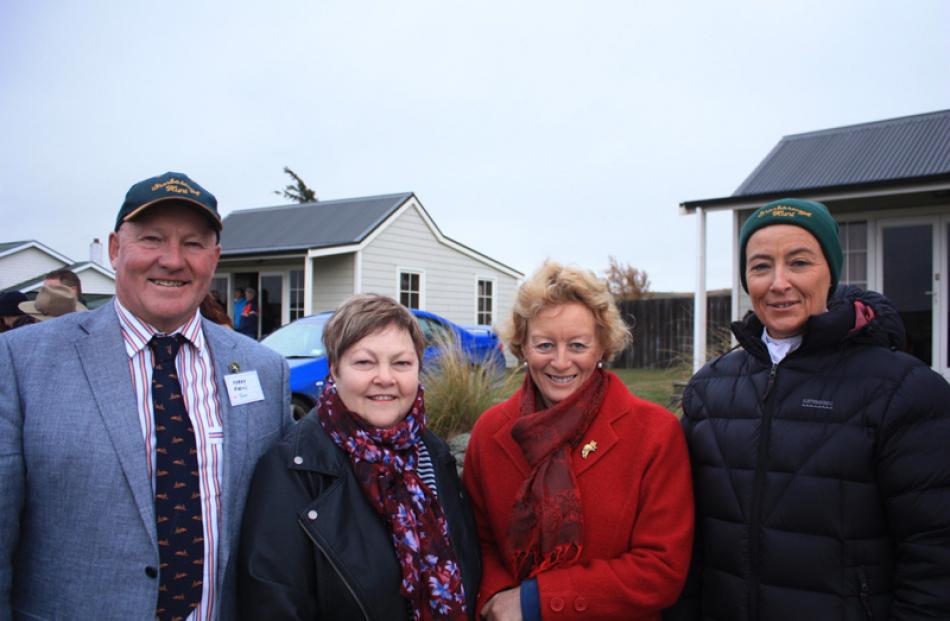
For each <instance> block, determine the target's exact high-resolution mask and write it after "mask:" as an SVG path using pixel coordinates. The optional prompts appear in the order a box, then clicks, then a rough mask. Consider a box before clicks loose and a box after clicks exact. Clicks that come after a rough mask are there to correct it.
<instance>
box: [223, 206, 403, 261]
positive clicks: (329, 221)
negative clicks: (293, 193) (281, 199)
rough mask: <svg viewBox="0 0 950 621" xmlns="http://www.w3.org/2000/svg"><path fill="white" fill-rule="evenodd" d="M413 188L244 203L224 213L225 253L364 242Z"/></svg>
mask: <svg viewBox="0 0 950 621" xmlns="http://www.w3.org/2000/svg"><path fill="white" fill-rule="evenodd" d="M411 196H412V192H404V193H402V194H386V195H382V196H368V197H363V198H347V199H341V200H333V201H319V202H316V203H304V204H302V205H284V206H278V207H262V208H259V209H242V210H239V211H233V212H231V213H230V214H228V215H227V216H226V217H225V218H224V227H223V229H222V231H221V254H222V255H224V256H227V255H236V254H245V253H252V252H253V253H261V252H279V251H292V250H306V249H309V248H326V247H331V246H342V245H347V244H354V243H359V242H360V241H362V240H363V239H364V238H365V237H366V236H367V235H369V234H370V233H371V232H372V231H373V230H374V229H375V228H376V227H377V226H379V225H380V224H381V223H382V222H383V220H385V219H386V218H387V217H389V216H390V215H391V214H392V213H393V212H394V211H396V210H397V209H398V208H399V207H400V206H401V205H402V204H403V203H405V202H406V201H407V200H408V199H409V198H410V197H411Z"/></svg>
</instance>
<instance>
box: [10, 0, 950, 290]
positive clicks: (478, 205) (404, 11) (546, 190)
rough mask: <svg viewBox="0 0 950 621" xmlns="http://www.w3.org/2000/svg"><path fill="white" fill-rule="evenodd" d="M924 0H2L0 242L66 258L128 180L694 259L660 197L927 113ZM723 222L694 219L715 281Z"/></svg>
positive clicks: (560, 249)
mask: <svg viewBox="0 0 950 621" xmlns="http://www.w3.org/2000/svg"><path fill="white" fill-rule="evenodd" d="M948 33H950V2H948V1H947V0H909V1H907V2H893V1H884V0H835V1H831V2H829V1H828V0H820V1H817V0H795V1H788V2H761V1H758V0H748V1H731V0H721V1H719V2H709V1H708V0H704V1H698V0H697V1H673V0H670V1H665V2H661V1H659V0H657V1H655V2H637V1H634V0H625V1H621V0H617V1H609V2H608V1H604V2H596V1H593V0H592V1H588V2H580V1H577V2H562V1H556V0H544V1H543V2H542V1H534V0H532V1H523V2H518V1H512V0H507V1H503V2H502V1H496V0H482V1H480V2H466V3H461V2H453V1H450V0H432V1H417V0H400V1H397V2H358V1H355V0H348V1H335V0H334V1H323V0H310V1H300V2H291V1H280V0H274V1H269V2H261V1H259V0H257V1H255V2H243V1H236V0H229V1H228V2H179V1H175V0H171V1H167V2H161V3H159V2H139V1H137V0H127V1H122V2H118V1H109V2H106V1H101V0H99V1H96V0H89V1H61V2H57V1H54V0H48V1H30V0H2V1H0V119H2V121H3V140H2V142H0V144H2V145H3V148H2V150H0V221H2V228H0V231H2V233H0V241H15V240H21V239H36V240H38V241H40V242H42V243H44V244H46V245H48V246H50V247H52V248H54V249H55V250H58V251H60V252H62V253H64V254H66V255H67V256H69V257H71V258H73V259H75V260H82V259H85V258H87V257H88V245H89V242H90V241H91V240H92V239H93V238H94V237H99V238H102V239H103V241H105V237H106V236H107V235H108V232H109V231H110V230H111V229H112V226H113V223H114V220H115V214H116V211H117V210H118V207H119V205H120V204H121V202H122V198H123V196H124V194H125V192H126V190H127V189H128V187H129V186H130V185H131V184H132V183H134V182H136V181H139V180H141V179H143V178H146V177H150V176H153V175H156V174H160V173H162V172H165V171H166V170H175V171H182V172H185V173H187V174H189V175H190V176H192V177H193V178H194V179H195V180H196V181H198V182H199V183H200V184H202V185H204V186H205V187H206V188H207V189H209V190H210V191H211V192H213V193H214V194H215V195H216V196H217V197H218V201H219V205H220V207H221V211H222V213H223V214H225V215H226V214H227V213H229V212H231V211H233V210H236V209H244V208H250V207H262V206H268V205H275V204H281V203H282V202H284V201H282V199H280V198H279V197H278V196H276V195H274V193H273V190H275V189H279V188H281V187H283V186H284V185H285V184H286V183H287V181H288V179H287V178H286V176H285V175H284V174H283V172H282V168H283V166H285V165H289V166H290V167H291V168H293V169H295V170H296V171H297V172H298V173H299V174H300V175H301V176H302V177H303V178H304V179H305V180H306V181H307V182H308V184H309V185H310V186H311V187H313V188H314V189H315V190H316V192H317V194H318V196H319V197H320V198H321V199H336V198H348V197H355V196H367V195H373V194H388V193H393V192H403V191H413V192H415V193H416V195H417V196H418V197H419V199H420V200H421V201H422V204H423V205H424V206H425V207H426V209H427V210H428V211H429V213H430V215H431V216H432V218H433V219H434V221H435V222H436V224H437V225H438V226H439V227H440V228H441V229H442V231H443V232H444V233H445V234H446V235H448V236H449V237H452V238H454V239H456V240H458V241H460V242H462V243H464V244H467V245H469V246H472V247H474V248H476V249H478V250H480V251H482V252H484V253H486V254H488V255H489V256H491V257H493V258H495V259H497V260H499V261H502V262H503V263H506V264H508V265H511V266H513V267H515V268H517V269H519V270H521V271H523V272H530V271H532V270H534V269H535V268H536V267H537V266H538V264H539V263H540V262H541V261H542V260H543V259H544V258H545V257H548V256H550V257H552V258H556V259H559V260H562V261H565V262H571V263H576V264H579V265H582V266H585V267H589V268H591V269H595V270H598V271H601V270H603V268H604V267H606V265H607V257H608V255H614V256H616V257H617V258H618V259H619V260H621V261H623V262H625V263H629V264H632V265H634V266H636V267H639V268H641V269H644V270H646V271H647V273H648V274H649V276H650V279H651V281H652V284H653V289H654V290H688V289H691V288H692V287H693V284H694V282H695V279H696V270H695V259H694V256H695V245H696V225H695V219H694V217H692V216H682V215H680V214H679V209H678V205H679V203H680V202H682V201H686V200H694V199H700V198H711V197H720V196H727V195H730V194H731V193H732V192H733V191H734V190H735V189H736V187H738V186H739V184H740V183H741V182H742V181H743V180H744V179H745V178H746V176H748V174H749V173H750V172H751V171H752V170H753V168H755V166H756V165H757V164H758V163H759V162H760V161H761V160H762V159H763V158H764V157H765V156H766V155H767V154H768V152H769V150H770V149H771V148H772V147H773V146H774V145H775V143H776V142H778V140H779V139H780V138H781V137H782V136H783V135H787V134H793V133H799V132H804V131H812V130H818V129H825V128H828V127H836V126H841V125H849V124H854V123H863V122H867V121H875V120H880V119H885V118H890V117H896V116H904V115H909V114H918V113H922V112H930V111H934V110H940V109H946V108H950V36H948ZM730 236H731V233H730V219H729V217H728V216H726V215H724V214H718V215H714V216H713V217H711V218H710V223H709V245H708V250H707V252H708V254H709V271H708V285H709V286H710V287H711V288H714V287H723V286H729V285H730V284H731V282H732V277H731V273H730V272H731V258H730V250H729V247H730V242H731V237H730Z"/></svg>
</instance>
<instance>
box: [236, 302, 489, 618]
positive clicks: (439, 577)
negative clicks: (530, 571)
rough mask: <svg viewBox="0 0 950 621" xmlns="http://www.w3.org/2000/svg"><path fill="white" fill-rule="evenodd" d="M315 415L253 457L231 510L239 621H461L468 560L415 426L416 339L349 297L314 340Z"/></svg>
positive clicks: (399, 316)
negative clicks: (320, 349)
mask: <svg viewBox="0 0 950 621" xmlns="http://www.w3.org/2000/svg"><path fill="white" fill-rule="evenodd" d="M323 343H324V348H325V350H326V352H327V359H328V362H329V366H330V375H329V377H328V380H327V385H326V388H325V390H324V391H323V394H322V396H321V397H320V399H319V401H318V403H317V406H316V408H315V409H314V410H313V411H311V413H310V414H309V415H307V416H305V417H304V418H303V419H301V420H300V421H299V422H298V423H297V424H296V425H295V426H294V428H293V429H292V430H291V431H290V432H289V433H288V434H287V436H286V437H285V438H284V439H283V440H281V442H280V443H279V444H277V445H276V446H275V447H274V448H273V449H271V450H270V451H269V452H268V453H267V454H266V455H265V456H264V457H263V458H262V459H261V461H260V463H259V464H258V466H257V470H256V472H255V473H254V480H253V482H252V483H251V492H250V495H249V497H248V501H247V509H246V511H245V513H244V522H243V524H242V535H241V553H240V566H239V572H238V573H239V577H238V586H239V592H240V597H241V605H240V612H241V617H242V618H243V619H247V620H249V621H257V620H259V619H268V620H269V621H281V620H286V621H291V620H294V621H317V620H319V621H334V620H337V619H338V620H340V621H351V620H353V619H380V620H382V619H385V620H386V621H403V620H409V619H413V620H428V619H457V620H458V619H474V618H475V614H474V606H475V596H476V594H477V593H478V577H479V573H480V569H481V568H480V562H479V555H478V540H477V538H476V535H475V525H474V522H473V521H472V516H471V512H470V509H469V506H468V503H467V500H466V498H465V495H464V494H463V493H462V486H461V483H460V482H459V479H458V474H457V472H456V465H455V459H454V458H453V457H452V454H451V453H450V451H449V448H448V446H447V445H446V444H445V442H443V441H442V440H441V439H439V438H438V437H436V436H435V434H433V433H432V432H431V431H428V430H427V429H426V413H425V401H424V398H423V389H422V385H421V384H420V383H419V372H420V365H421V362H422V354H423V350H424V348H425V339H424V337H423V334H422V330H421V328H420V327H419V324H418V323H417V322H416V319H415V318H414V317H413V316H412V314H411V313H410V312H409V311H408V310H407V309H406V308H405V307H403V306H400V305H399V304H398V303H397V302H396V301H395V300H392V299H390V298H386V297H383V296H378V295H357V296H353V297H351V298H350V299H348V300H347V301H346V302H344V303H343V304H342V305H341V306H340V308H339V309H337V311H336V312H335V313H334V314H333V316H332V317H331V318H330V320H329V321H328V322H327V324H326V327H325V328H324V331H323Z"/></svg>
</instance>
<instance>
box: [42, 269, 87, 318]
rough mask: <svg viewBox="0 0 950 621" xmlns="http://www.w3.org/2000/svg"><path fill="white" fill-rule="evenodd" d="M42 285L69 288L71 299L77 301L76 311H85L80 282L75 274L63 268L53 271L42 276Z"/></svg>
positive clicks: (84, 300) (84, 299)
mask: <svg viewBox="0 0 950 621" xmlns="http://www.w3.org/2000/svg"><path fill="white" fill-rule="evenodd" d="M43 284H44V285H64V286H66V287H69V288H70V289H71V290H72V292H73V297H75V298H76V300H78V301H79V305H80V306H79V308H77V309H76V310H77V311H84V310H86V304H87V302H86V298H84V297H83V295H82V281H81V280H79V276H77V275H76V272H74V271H72V270H71V269H67V268H65V267H63V268H60V269H56V270H53V271H51V272H49V273H47V274H46V275H45V276H43Z"/></svg>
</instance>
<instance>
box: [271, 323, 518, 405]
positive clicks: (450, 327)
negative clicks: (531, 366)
mask: <svg viewBox="0 0 950 621" xmlns="http://www.w3.org/2000/svg"><path fill="white" fill-rule="evenodd" d="M411 312H412V314H413V315H415V317H416V320H418V322H419V325H420V327H421V328H422V333H423V334H424V335H425V338H426V349H425V353H424V355H423V364H424V365H431V364H432V363H433V362H434V360H435V358H436V356H437V355H438V347H437V345H436V344H437V343H439V342H445V336H447V335H454V338H455V341H456V342H457V343H458V344H459V346H460V347H461V349H462V351H463V352H465V354H466V355H467V356H468V357H469V359H470V360H471V361H472V364H483V363H486V362H487V363H488V364H493V365H496V366H497V368H499V369H503V368H505V356H504V354H503V353H502V345H501V342H500V341H499V340H498V335H497V334H495V333H494V331H492V329H491V327H489V326H469V327H463V326H460V325H458V324H456V323H453V322H451V321H449V320H448V319H445V318H443V317H439V316H438V315H436V314H435V313H430V312H427V311H423V310H418V309H412V310H411ZM332 315H333V313H330V312H326V313H318V314H316V315H309V316H307V317H301V318H300V319H298V320H296V321H292V322H291V323H289V324H287V325H286V326H284V327H282V328H280V329H279V330H276V331H274V332H272V333H271V334H270V335H268V336H267V337H266V338H265V339H264V340H262V341H261V343H263V344H264V345H267V346H268V347H270V348H271V349H273V350H274V351H276V352H277V353H279V354H280V355H282V356H283V357H284V358H286V359H287V364H288V365H290V393H291V399H292V405H293V414H294V418H295V419H299V418H300V417H301V416H303V415H304V414H306V413H307V412H309V411H310V410H311V408H313V406H314V404H315V403H316V401H317V397H318V396H319V395H320V393H321V392H322V391H323V384H324V380H325V379H326V377H327V375H328V374H329V372H330V368H329V366H328V364H327V357H326V352H324V351H323V326H325V325H326V323H327V321H328V320H329V319H330V317H331V316H332Z"/></svg>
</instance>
